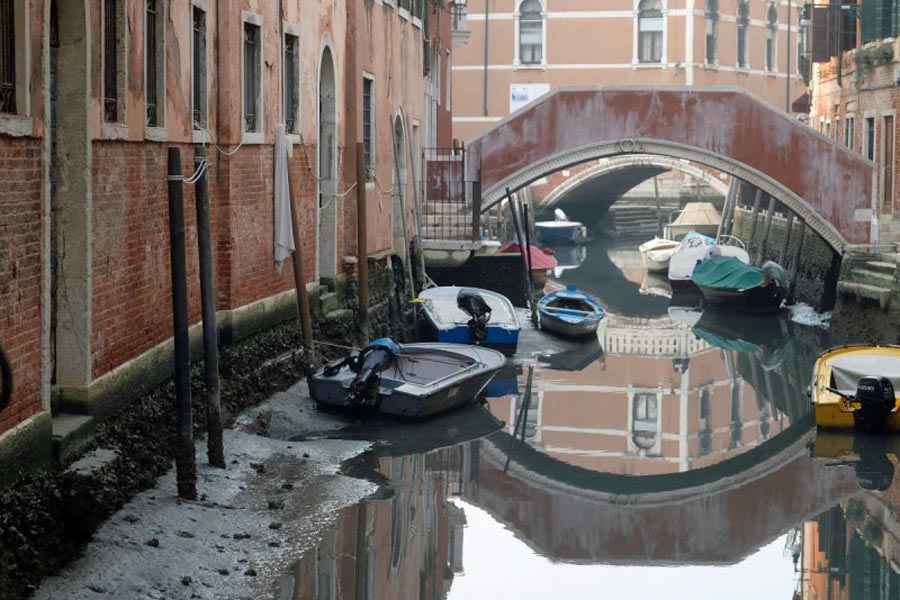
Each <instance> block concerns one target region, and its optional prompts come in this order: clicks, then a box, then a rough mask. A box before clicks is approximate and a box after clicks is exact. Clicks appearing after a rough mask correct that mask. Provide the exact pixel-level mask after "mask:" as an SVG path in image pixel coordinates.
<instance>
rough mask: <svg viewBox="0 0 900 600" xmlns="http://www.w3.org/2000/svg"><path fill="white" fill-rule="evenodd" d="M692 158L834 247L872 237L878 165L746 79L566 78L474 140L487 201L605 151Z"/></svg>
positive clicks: (474, 170) (474, 174)
mask: <svg viewBox="0 0 900 600" xmlns="http://www.w3.org/2000/svg"><path fill="white" fill-rule="evenodd" d="M629 154H642V155H648V154H649V155H655V156H663V157H670V158H674V159H687V160H690V161H692V162H695V163H699V164H703V165H706V166H709V167H712V168H714V169H718V170H720V171H722V172H725V173H728V174H730V175H732V176H734V177H737V178H739V179H741V180H743V181H746V182H747V183H750V184H752V185H754V186H755V187H757V188H758V189H760V190H762V191H763V192H765V193H767V194H769V195H770V196H772V197H773V198H775V199H776V200H778V201H780V202H781V203H782V204H783V205H785V206H786V207H788V208H789V209H790V210H792V211H793V212H794V213H795V214H796V215H797V216H798V217H799V218H800V219H802V220H803V221H804V222H805V223H806V224H807V225H808V226H809V227H811V228H812V229H813V230H814V231H815V232H816V233H818V234H819V235H820V236H821V237H822V238H823V239H825V240H826V241H827V242H828V244H829V245H831V247H832V248H834V249H835V250H836V251H837V252H842V251H843V250H844V246H845V245H847V244H870V243H873V242H874V241H876V240H875V237H876V234H875V233H874V231H876V230H877V227H876V224H875V223H874V221H873V218H872V207H873V206H874V204H873V203H874V195H873V194H874V191H873V190H874V185H873V183H874V165H873V164H872V163H871V162H869V161H867V160H865V159H864V158H862V157H861V156H860V155H858V154H856V153H854V152H852V151H850V150H848V149H847V148H845V147H844V146H842V145H840V144H838V143H836V142H835V141H834V140H832V139H830V138H827V137H825V136H823V135H821V134H819V133H818V132H816V131H814V130H813V129H811V128H810V127H808V126H806V125H804V124H802V123H800V122H799V121H796V120H795V119H792V118H791V117H790V116H789V115H787V114H786V113H784V112H782V111H780V110H778V109H776V108H774V107H773V106H771V105H769V104H767V103H765V102H763V101H762V100H760V99H758V98H756V97H755V96H753V95H752V94H750V93H749V92H746V91H744V90H741V89H739V88H721V87H716V88H702V87H692V88H685V87H569V88H558V89H557V90H555V91H554V92H552V93H550V94H548V95H546V96H543V97H542V98H541V99H539V100H537V101H535V102H533V103H532V104H530V105H528V106H526V107H524V108H522V109H521V110H519V111H518V112H515V113H513V114H512V115H510V116H508V117H507V118H505V119H504V120H502V121H500V122H498V123H497V124H496V125H494V126H493V127H492V128H490V129H488V130H486V131H485V132H484V133H483V134H481V136H479V137H478V138H476V139H475V140H473V141H472V142H471V143H470V144H469V160H468V162H467V167H466V168H467V170H468V173H467V178H469V179H478V178H479V171H480V180H481V186H482V190H483V195H482V205H481V207H482V210H487V209H488V208H490V207H491V206H492V205H494V204H496V203H497V202H499V201H501V200H503V199H504V198H505V196H506V191H507V189H509V190H510V191H512V192H515V191H517V190H519V189H521V188H523V187H525V186H527V185H528V184H530V183H532V182H534V181H535V180H537V179H540V178H542V177H545V176H547V175H549V174H551V173H554V172H556V171H559V170H561V169H565V168H568V167H572V166H575V165H579V164H582V163H586V162H588V161H593V160H598V159H602V158H607V157H615V156H620V155H629Z"/></svg>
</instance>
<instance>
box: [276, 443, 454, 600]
mask: <svg viewBox="0 0 900 600" xmlns="http://www.w3.org/2000/svg"><path fill="white" fill-rule="evenodd" d="M459 455H460V454H459V452H458V451H456V450H442V451H438V452H435V453H432V454H430V455H426V456H423V455H414V456H407V457H402V458H382V459H380V460H379V472H380V473H381V474H382V475H384V476H385V478H386V479H387V480H388V481H389V486H390V487H391V489H392V490H393V496H392V497H391V498H390V499H378V498H371V499H367V500H364V501H363V502H362V503H360V504H359V505H358V506H354V507H351V508H349V509H346V510H344V511H343V512H341V513H340V515H339V516H338V518H337V523H336V524H335V526H334V528H332V529H331V530H330V531H329V532H328V533H327V534H326V535H325V537H324V538H323V539H322V541H321V542H320V543H319V545H318V547H316V548H314V549H312V550H310V551H308V552H307V553H306V554H305V555H304V557H303V558H302V559H301V560H300V561H299V562H298V563H296V564H295V565H294V567H293V568H292V569H291V571H290V573H289V575H287V576H285V577H284V578H283V579H282V581H281V591H282V593H281V594H280V595H279V597H286V598H291V599H292V600H351V599H352V600H359V599H368V600H374V599H381V598H398V599H399V598H435V599H437V598H445V597H446V594H447V591H448V590H449V589H450V583H451V581H452V578H453V573H457V572H461V570H462V535H463V534H462V531H463V527H464V526H465V516H464V515H462V511H461V510H460V509H459V508H456V507H455V506H453V505H451V504H449V503H448V502H447V497H448V495H449V489H448V481H449V479H450V477H449V474H450V473H451V472H452V471H455V470H457V469H456V468H454V469H452V470H451V469H450V468H449V466H450V465H451V461H456V462H459ZM288 590H290V592H288Z"/></svg>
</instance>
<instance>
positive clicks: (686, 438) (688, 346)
mask: <svg viewBox="0 0 900 600" xmlns="http://www.w3.org/2000/svg"><path fill="white" fill-rule="evenodd" d="M601 344H603V345H604V346H603V347H604V349H605V350H606V353H605V364H601V363H596V362H595V363H593V364H590V365H588V366H587V367H586V368H585V369H583V370H581V371H578V372H563V371H553V370H548V369H543V370H539V371H538V372H537V373H536V376H535V383H534V386H533V388H534V389H533V393H532V398H531V400H530V401H529V410H528V412H527V418H526V427H525V438H526V440H528V441H529V442H530V443H531V444H533V445H535V446H536V447H538V448H540V450H541V451H542V452H543V453H544V454H547V455H549V456H551V457H554V458H558V459H559V460H562V461H565V462H567V463H570V464H573V465H577V466H580V467H584V468H587V469H592V470H596V471H604V472H612V473H625V474H635V475H652V474H662V473H671V472H678V471H688V470H691V469H697V468H701V467H705V466H709V465H711V464H715V463H717V462H720V461H722V460H726V459H728V458H731V457H733V456H736V455H738V454H740V453H743V452H745V451H746V450H748V449H749V448H752V447H754V446H756V445H758V444H759V443H760V442H762V441H764V440H765V439H767V438H769V437H771V436H773V435H775V434H777V433H779V432H781V431H783V430H784V429H785V428H786V427H788V426H789V425H790V419H789V418H788V417H787V416H786V415H784V414H783V413H782V411H781V410H779V408H777V407H776V404H775V403H773V400H774V399H775V397H776V396H780V395H783V394H784V388H781V387H780V386H778V387H779V389H778V390H777V392H778V393H777V394H776V390H775V389H773V386H772V381H771V378H769V379H770V380H769V381H766V376H762V377H760V376H759V375H758V372H757V371H758V370H761V369H758V368H757V366H756V365H755V363H754V360H755V359H754V358H753V357H750V356H747V355H745V356H744V357H741V356H740V355H739V354H738V353H737V352H732V351H724V350H719V349H717V348H712V347H711V346H709V345H708V344H706V343H705V342H702V341H700V340H697V339H695V338H694V336H693V334H692V333H691V332H690V329H689V328H687V327H686V326H684V325H680V324H676V323H674V322H673V321H671V320H668V319H652V320H648V319H627V318H621V317H618V316H616V317H613V318H611V319H610V323H608V324H607V325H606V327H605V329H604V330H603V331H602V333H601ZM739 360H745V361H749V363H748V364H749V366H750V373H751V374H752V378H753V379H756V380H757V381H750V382H748V381H746V380H745V379H744V377H742V376H741V374H740V373H739V372H738V368H737V365H738V361H739ZM767 384H768V385H767ZM520 389H521V386H520ZM522 401H523V399H522V398H519V399H513V398H511V397H507V398H503V399H497V400H492V401H491V403H490V406H491V410H492V411H493V412H494V414H495V415H497V416H498V418H501V419H503V420H505V421H506V422H507V423H508V430H509V431H510V432H512V431H513V427H514V423H515V422H516V417H517V415H518V412H519V409H520V408H521V403H522Z"/></svg>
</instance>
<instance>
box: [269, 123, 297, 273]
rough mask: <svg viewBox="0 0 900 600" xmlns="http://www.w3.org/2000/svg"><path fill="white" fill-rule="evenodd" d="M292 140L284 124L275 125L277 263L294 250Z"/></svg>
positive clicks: (279, 263)
mask: <svg viewBox="0 0 900 600" xmlns="http://www.w3.org/2000/svg"><path fill="white" fill-rule="evenodd" d="M291 150H292V148H291V140H290V139H289V138H288V137H287V135H286V134H285V129H284V125H277V126H276V127H275V156H274V160H275V185H274V189H275V264H276V265H278V267H279V268H281V263H282V262H284V259H285V258H287V257H288V256H289V255H290V254H291V252H293V251H294V247H295V246H294V232H293V230H292V229H291V204H290V203H291V186H290V182H289V181H288V156H289V155H290V154H291V153H292V152H291Z"/></svg>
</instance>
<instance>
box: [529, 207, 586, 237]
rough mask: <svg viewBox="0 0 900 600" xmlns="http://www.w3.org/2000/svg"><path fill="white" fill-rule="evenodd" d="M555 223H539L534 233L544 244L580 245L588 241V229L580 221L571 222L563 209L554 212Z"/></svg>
mask: <svg viewBox="0 0 900 600" xmlns="http://www.w3.org/2000/svg"><path fill="white" fill-rule="evenodd" d="M554 217H555V219H554V220H553V221H537V222H536V223H535V224H534V233H535V237H536V238H537V241H538V242H541V243H543V244H578V243H581V242H584V241H586V240H587V227H585V226H584V224H582V223H579V222H578V221H570V220H569V218H568V217H567V216H566V213H564V212H563V211H562V210H561V209H558V208H557V209H556V210H555V211H554Z"/></svg>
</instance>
